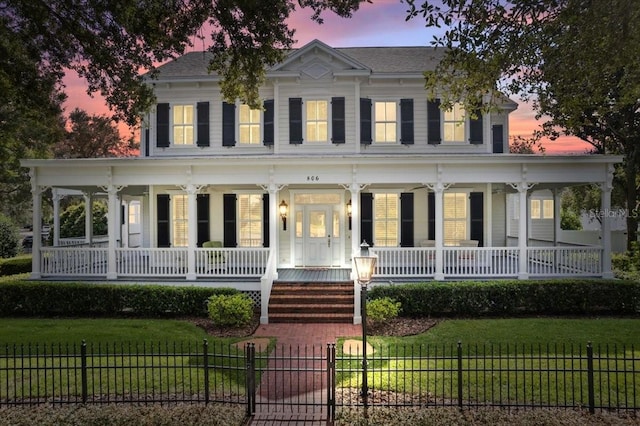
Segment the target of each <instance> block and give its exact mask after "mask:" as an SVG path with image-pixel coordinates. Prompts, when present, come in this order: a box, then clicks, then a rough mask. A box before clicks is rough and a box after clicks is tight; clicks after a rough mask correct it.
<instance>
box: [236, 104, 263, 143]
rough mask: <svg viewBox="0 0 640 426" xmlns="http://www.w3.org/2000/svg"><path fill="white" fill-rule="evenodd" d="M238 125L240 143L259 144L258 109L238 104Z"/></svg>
mask: <svg viewBox="0 0 640 426" xmlns="http://www.w3.org/2000/svg"><path fill="white" fill-rule="evenodd" d="M239 115H240V116H239V120H238V125H239V129H240V143H241V144H247V145H259V144H260V110H259V109H251V108H250V107H249V105H244V104H243V105H240V114H239Z"/></svg>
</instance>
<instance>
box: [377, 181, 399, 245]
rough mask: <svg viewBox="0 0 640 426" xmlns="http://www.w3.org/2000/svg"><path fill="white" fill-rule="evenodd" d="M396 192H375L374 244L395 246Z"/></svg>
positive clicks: (397, 208)
mask: <svg viewBox="0 0 640 426" xmlns="http://www.w3.org/2000/svg"><path fill="white" fill-rule="evenodd" d="M399 199H400V197H399V196H398V194H375V197H374V201H373V202H374V207H373V208H374V245H376V246H379V247H397V246H398V241H399V235H398V234H399V231H398V224H399V223H400V221H399V205H400V203H399Z"/></svg>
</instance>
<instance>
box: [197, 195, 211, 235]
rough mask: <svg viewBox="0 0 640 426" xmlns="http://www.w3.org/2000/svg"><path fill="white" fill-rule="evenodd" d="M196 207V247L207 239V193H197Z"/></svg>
mask: <svg viewBox="0 0 640 426" xmlns="http://www.w3.org/2000/svg"><path fill="white" fill-rule="evenodd" d="M196 205H197V209H198V247H202V243H204V242H206V241H209V239H210V237H209V194H198V196H197V197H196Z"/></svg>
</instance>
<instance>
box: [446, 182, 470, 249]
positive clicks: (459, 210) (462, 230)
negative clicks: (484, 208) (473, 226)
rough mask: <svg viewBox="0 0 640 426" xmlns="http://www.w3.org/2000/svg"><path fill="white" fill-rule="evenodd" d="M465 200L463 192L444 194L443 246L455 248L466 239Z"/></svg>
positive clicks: (465, 196)
mask: <svg viewBox="0 0 640 426" xmlns="http://www.w3.org/2000/svg"><path fill="white" fill-rule="evenodd" d="M467 198H468V195H467V193H465V192H446V193H445V194H444V215H443V221H444V245H445V246H456V245H458V243H459V242H460V240H466V239H467V235H468V232H467V228H468V225H467V222H468V221H467V216H468V215H467V210H468V209H467Z"/></svg>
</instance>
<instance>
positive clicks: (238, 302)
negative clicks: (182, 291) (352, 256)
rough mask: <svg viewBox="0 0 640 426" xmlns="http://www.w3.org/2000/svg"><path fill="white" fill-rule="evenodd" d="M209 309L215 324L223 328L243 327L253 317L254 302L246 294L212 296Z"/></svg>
mask: <svg viewBox="0 0 640 426" xmlns="http://www.w3.org/2000/svg"><path fill="white" fill-rule="evenodd" d="M207 309H208V311H209V318H211V320H212V321H213V323H214V324H216V325H221V326H233V327H242V326H243V325H247V324H249V322H250V321H251V318H252V317H253V301H252V300H251V298H250V297H249V296H247V295H246V294H233V295H224V294H221V295H214V296H211V297H209V300H208V302H207Z"/></svg>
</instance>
